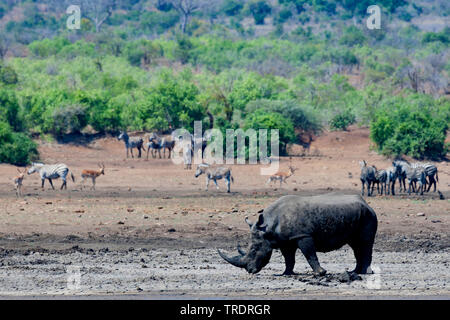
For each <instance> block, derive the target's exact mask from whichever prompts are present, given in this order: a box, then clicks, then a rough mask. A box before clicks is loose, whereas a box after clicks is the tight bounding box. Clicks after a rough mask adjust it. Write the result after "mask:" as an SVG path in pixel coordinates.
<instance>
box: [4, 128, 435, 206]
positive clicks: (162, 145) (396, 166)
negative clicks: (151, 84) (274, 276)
mask: <svg viewBox="0 0 450 320" xmlns="http://www.w3.org/2000/svg"><path fill="white" fill-rule="evenodd" d="M171 138H172V139H170V138H161V137H159V136H158V135H157V134H155V133H152V134H151V135H150V136H149V138H148V143H147V144H146V147H147V159H148V155H149V153H150V151H151V154H152V157H153V158H156V153H157V152H158V153H159V157H160V158H161V150H163V151H164V152H163V156H164V158H165V156H166V150H168V152H169V154H168V157H169V158H170V157H171V155H172V154H173V151H174V147H175V143H182V144H187V145H188V146H189V147H187V148H183V158H184V164H185V169H188V170H190V169H192V162H191V161H192V155H193V145H194V140H193V137H192V136H191V139H187V140H188V141H183V140H182V139H181V137H173V136H172V137H171ZM118 140H122V141H124V144H125V149H126V157H127V158H128V157H129V154H130V153H131V157H132V158H134V154H133V149H138V157H139V158H140V157H142V153H143V151H144V150H145V148H144V139H143V138H141V137H137V138H136V137H134V138H130V137H129V136H128V134H127V133H126V132H121V133H120V135H119V136H118ZM201 146H202V152H203V151H204V149H205V147H206V141H205V140H202V141H201ZM186 150H187V151H186ZM98 166H99V169H98V170H95V169H83V170H82V172H81V178H82V180H81V190H82V189H83V188H84V184H85V180H87V179H91V181H92V185H91V190H95V184H96V179H97V178H98V177H100V176H101V175H104V174H105V165H104V163H99V164H98ZM360 166H361V175H360V180H361V184H362V187H361V193H362V195H363V196H364V190H365V188H367V195H368V196H371V195H372V194H373V192H374V188H375V184H376V185H377V191H378V194H381V195H383V194H385V195H389V194H392V195H395V182H396V180H398V181H399V185H400V188H399V191H402V190H404V192H406V184H405V181H406V180H408V194H411V190H412V191H413V192H416V193H419V191H420V194H421V195H422V194H423V192H424V191H426V192H429V191H430V188H431V186H432V185H434V192H436V182H438V181H439V177H438V170H437V168H436V166H435V165H433V164H431V163H420V162H416V163H409V162H407V161H404V160H396V161H393V163H392V167H389V168H387V169H382V170H378V169H377V168H376V167H375V166H370V165H368V164H367V163H366V162H365V161H364V160H362V161H360ZM17 170H18V172H19V175H18V176H16V177H14V179H13V181H14V185H15V191H16V196H17V197H19V196H22V186H23V180H24V177H25V173H28V174H32V173H34V172H38V173H39V175H40V178H41V182H42V185H41V186H42V189H44V182H45V180H48V181H49V183H50V185H51V187H52V188H53V189H55V188H54V186H53V182H52V180H53V179H58V178H61V179H62V181H63V183H62V185H61V189H63V188H66V189H67V182H66V177H67V175H68V174H69V168H68V167H67V166H66V165H65V164H61V163H60V164H53V165H46V164H43V163H36V162H34V163H32V166H31V167H30V168H29V169H28V170H27V168H25V170H23V171H21V170H20V169H19V168H17ZM296 170H297V168H294V167H293V166H292V165H291V163H289V166H288V170H287V171H282V170H279V171H278V172H276V173H275V174H273V175H271V176H269V178H268V179H267V181H266V185H267V184H270V185H272V183H273V182H277V181H278V182H279V183H280V188H281V187H282V185H283V183H285V184H287V182H286V180H287V179H288V178H289V177H291V176H292V175H294V172H295V171H296ZM70 175H71V177H72V181H73V182H75V177H74V175H73V173H72V172H70ZM200 175H204V176H205V177H206V191H207V190H208V187H209V183H210V181H211V180H212V181H213V182H214V184H215V185H216V188H217V189H219V186H218V184H217V180H221V179H223V180H225V182H226V186H227V192H230V188H231V183H232V182H234V178H233V176H232V173H231V169H230V168H228V167H226V166H216V165H210V164H207V163H202V164H199V165H198V166H197V169H196V172H195V178H198V177H199V176H200ZM427 186H428V187H427ZM380 187H381V190H380ZM438 192H439V191H438Z"/></svg>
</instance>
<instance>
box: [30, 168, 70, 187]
mask: <svg viewBox="0 0 450 320" xmlns="http://www.w3.org/2000/svg"><path fill="white" fill-rule="evenodd" d="M35 172H38V173H39V176H40V177H41V181H42V185H41V187H42V189H44V183H45V179H48V181H49V183H50V185H51V186H52V189H53V190H55V187H54V186H53V182H52V180H53V179H58V178H61V179H62V181H63V183H62V185H61V190H62V189H63V188H64V189H67V180H66V178H67V175H68V174H69V167H67V165H65V164H64V163H58V164H43V163H39V162H33V163H32V165H31V168H30V169H28V172H27V173H28V174H33V173H35ZM70 176H71V178H72V181H73V182H75V177H74V175H73V173H72V172H70Z"/></svg>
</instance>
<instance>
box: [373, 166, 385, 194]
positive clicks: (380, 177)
mask: <svg viewBox="0 0 450 320" xmlns="http://www.w3.org/2000/svg"><path fill="white" fill-rule="evenodd" d="M375 183H376V184H377V191H378V194H380V184H381V194H382V195H383V192H384V194H385V195H386V194H387V191H386V184H387V171H386V170H383V169H382V170H377V171H376V172H375V181H374V183H373V184H372V193H373V189H374V187H375Z"/></svg>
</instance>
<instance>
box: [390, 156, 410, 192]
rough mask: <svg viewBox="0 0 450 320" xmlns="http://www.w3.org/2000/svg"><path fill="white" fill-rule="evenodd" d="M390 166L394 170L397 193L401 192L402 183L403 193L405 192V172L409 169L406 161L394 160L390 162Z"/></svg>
mask: <svg viewBox="0 0 450 320" xmlns="http://www.w3.org/2000/svg"><path fill="white" fill-rule="evenodd" d="M392 166H393V167H394V168H395V173H396V176H397V178H398V182H399V184H400V189H399V191H400V192H401V191H402V183H403V191H406V183H405V181H406V171H407V170H408V168H410V167H411V165H410V163H409V162H408V161H404V160H395V161H393V162H392Z"/></svg>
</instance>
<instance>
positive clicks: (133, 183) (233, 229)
mask: <svg viewBox="0 0 450 320" xmlns="http://www.w3.org/2000/svg"><path fill="white" fill-rule="evenodd" d="M293 152H294V153H295V152H298V153H300V152H302V150H301V149H300V148H297V149H295V148H294V150H293ZM40 153H41V157H42V160H43V161H45V162H47V163H54V162H65V163H66V164H67V165H69V167H70V168H71V170H72V171H73V172H74V174H75V176H76V178H77V180H76V182H75V183H73V182H72V181H69V182H68V190H67V191H59V190H56V191H53V190H51V189H49V186H48V185H46V190H44V191H42V190H41V189H40V188H39V186H40V181H39V178H38V176H36V175H30V176H27V177H26V178H25V180H24V197H23V198H19V199H17V198H16V196H15V193H14V190H13V185H12V183H11V178H12V177H14V175H15V174H16V171H15V168H14V167H13V166H9V165H0V208H1V210H0V296H2V297H4V298H12V297H17V296H19V297H23V296H26V297H53V296H57V297H62V296H70V297H73V296H78V297H80V296H81V297H88V296H91V297H92V296H94V297H104V298H113V297H133V298H139V297H145V298H147V297H148V298H161V299H166V298H180V297H181V298H183V297H200V298H215V297H228V298H233V297H240V298H252V297H265V298H286V299H292V298H295V299H302V298H314V299H315V298H330V297H334V298H350V297H355V296H356V297H363V298H366V297H368V298H377V297H403V298H405V297H406V298H414V297H431V298H444V299H448V298H450V286H449V284H450V268H449V261H450V249H449V248H450V228H449V227H450V202H449V200H448V199H450V191H449V190H450V188H449V184H450V166H449V163H448V162H446V161H442V162H439V163H436V165H437V166H438V169H439V184H438V189H439V190H440V191H441V192H442V194H443V196H444V198H445V199H444V200H441V199H440V198H439V195H438V194H437V193H432V192H431V193H429V194H426V195H425V196H417V195H413V196H407V195H406V194H404V193H400V194H398V195H396V196H394V197H393V196H387V197H386V196H375V197H370V198H367V197H366V200H367V202H368V203H369V204H370V205H371V206H372V207H373V208H374V210H375V211H376V212H377V215H378V219H379V228H378V234H377V238H376V242H375V251H374V255H373V269H374V271H375V274H374V275H366V276H362V277H361V279H352V278H351V277H349V275H348V274H347V273H346V270H351V269H353V268H354V258H353V254H352V252H351V250H350V248H349V247H347V246H346V247H344V248H342V249H341V250H338V251H335V252H330V253H326V254H319V259H320V261H321V263H322V265H323V267H324V268H325V269H327V270H328V274H327V276H325V277H320V278H318V277H314V276H313V275H312V273H311V270H310V268H309V266H308V265H307V263H306V260H305V259H304V257H303V256H302V255H301V254H300V252H298V253H297V264H296V267H295V271H296V272H298V273H299V275H297V276H292V277H278V276H275V274H278V273H281V272H282V271H283V270H284V263H283V259H282V257H281V254H280V253H279V252H278V251H276V252H274V254H273V256H272V259H271V262H270V263H269V265H268V266H267V267H266V268H264V269H263V270H262V271H261V272H260V273H259V274H257V275H248V274H246V272H244V271H243V270H239V269H237V268H235V267H233V266H231V265H229V264H226V263H225V262H224V261H223V260H221V259H220V257H219V256H218V254H217V252H216V248H220V249H223V250H225V251H227V252H228V253H234V252H235V247H236V243H237V242H238V241H239V242H241V243H242V244H244V245H245V244H246V243H247V241H248V236H249V232H248V226H247V224H245V222H244V218H245V217H246V216H248V217H249V218H250V219H255V218H256V215H257V212H258V211H259V210H260V209H262V208H264V207H266V206H267V205H268V204H270V203H271V202H273V201H274V200H276V199H277V198H279V197H280V196H281V195H285V194H298V195H312V194H321V193H327V192H340V193H345V194H355V193H359V192H360V183H359V165H358V161H359V160H361V159H365V160H366V161H367V162H368V163H370V164H375V165H376V166H377V167H380V168H382V167H388V166H389V165H390V161H389V160H387V159H384V158H382V157H381V156H379V155H377V154H375V153H374V152H372V151H370V150H369V141H368V131H367V130H366V129H359V128H352V130H350V131H349V132H339V133H326V134H324V135H323V136H321V137H320V138H318V139H317V140H316V141H315V142H314V143H313V145H312V146H311V148H310V153H309V154H307V155H306V156H302V157H293V158H292V160H289V159H288V158H284V159H282V162H281V169H282V170H284V169H286V168H287V166H288V165H289V164H291V165H293V166H295V167H297V168H298V171H296V173H295V175H294V176H293V177H291V178H290V179H289V180H288V184H285V185H283V186H282V187H281V188H280V187H279V186H275V185H274V186H267V185H265V184H264V183H265V181H266V179H267V177H265V176H261V175H260V171H259V170H260V166H258V165H245V166H241V165H234V166H232V172H233V176H234V178H235V183H234V184H233V185H232V192H231V193H230V194H227V193H226V192H225V188H224V184H223V183H222V182H219V185H220V187H221V189H220V190H215V189H214V188H212V186H211V189H210V190H209V191H208V192H205V191H204V186H205V181H204V179H203V178H201V179H195V178H194V177H193V174H194V172H193V171H189V170H184V169H183V168H182V166H177V165H174V164H173V163H172V162H171V161H170V160H167V159H149V160H148V161H146V160H145V158H144V159H125V156H124V155H125V150H124V148H123V144H122V143H121V142H119V141H117V140H116V139H114V138H104V139H99V140H94V141H92V142H90V143H88V144H73V143H72V144H57V143H41V144H40ZM98 162H104V163H105V165H106V175H105V176H101V177H100V178H99V179H98V181H97V190H95V191H93V190H89V189H88V188H85V189H84V190H82V189H81V186H80V183H79V182H80V176H79V175H80V173H81V170H82V169H84V168H86V169H87V168H92V169H95V168H96V167H97V164H98ZM60 183H61V182H60V181H55V186H56V187H59V185H60ZM86 185H87V186H89V182H88V183H86ZM78 275H80V277H79V278H78ZM74 279H75V280H74ZM77 279H79V282H78V280H77Z"/></svg>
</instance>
